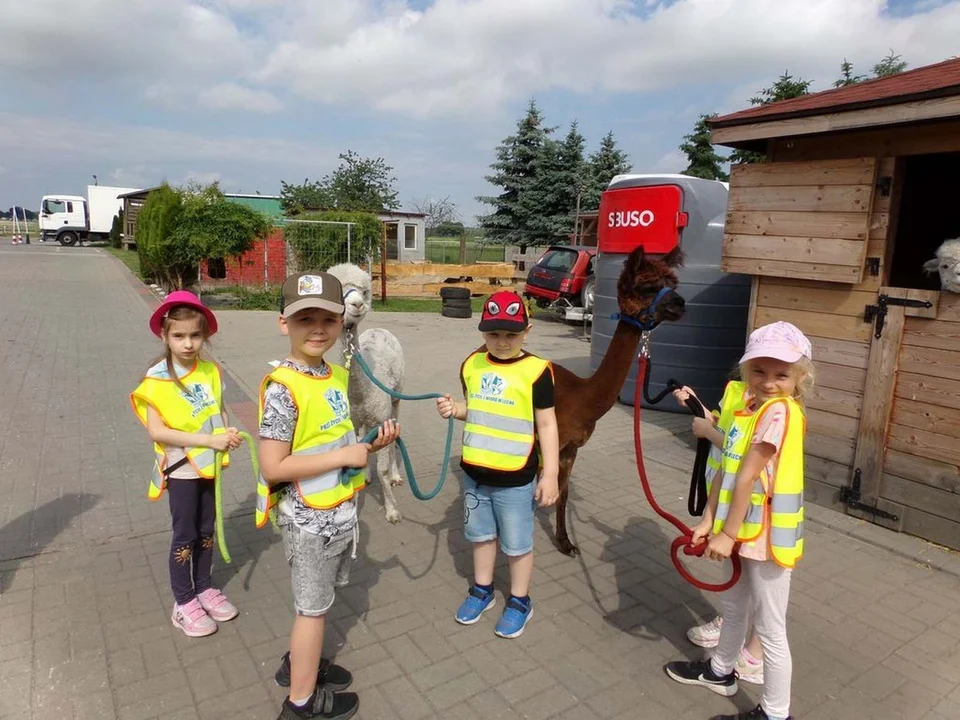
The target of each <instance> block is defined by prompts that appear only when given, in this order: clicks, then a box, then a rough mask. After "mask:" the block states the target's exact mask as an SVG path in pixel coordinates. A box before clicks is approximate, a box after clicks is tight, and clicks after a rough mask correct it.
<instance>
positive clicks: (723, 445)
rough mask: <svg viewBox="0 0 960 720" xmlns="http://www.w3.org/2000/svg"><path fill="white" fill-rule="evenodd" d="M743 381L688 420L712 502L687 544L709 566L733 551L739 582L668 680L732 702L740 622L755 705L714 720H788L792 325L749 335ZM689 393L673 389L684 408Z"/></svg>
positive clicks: (795, 391)
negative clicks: (709, 636)
mask: <svg viewBox="0 0 960 720" xmlns="http://www.w3.org/2000/svg"><path fill="white" fill-rule="evenodd" d="M740 377H741V380H740V381H737V382H731V383H729V384H728V385H727V388H726V391H725V392H724V396H723V400H722V401H721V407H720V412H719V413H718V414H717V415H715V416H713V417H711V418H696V419H695V420H694V422H693V432H694V434H695V435H696V436H697V437H701V438H706V439H708V440H710V442H711V443H712V444H713V445H714V447H715V448H716V449H717V451H718V452H716V453H715V455H714V458H716V460H715V463H714V466H713V475H712V478H711V487H710V498H709V500H708V502H707V508H706V510H705V511H704V515H703V519H702V520H701V522H700V523H699V524H698V525H697V526H696V527H695V528H693V538H692V542H693V543H694V544H699V543H700V542H706V543H707V556H708V557H710V558H712V559H715V560H724V559H726V558H729V557H730V556H731V555H732V554H733V553H734V552H739V555H740V558H741V560H742V562H743V575H742V576H741V579H740V582H738V583H737V584H736V585H735V586H734V587H733V588H731V589H730V590H728V591H727V592H725V593H723V594H722V595H721V598H720V599H721V605H722V608H723V615H722V617H723V622H722V624H720V632H719V638H718V640H717V644H716V650H715V651H714V653H713V656H712V657H711V658H707V659H705V660H697V661H692V662H686V661H680V662H671V663H667V665H666V666H665V667H664V670H665V671H666V673H667V675H668V676H669V677H670V678H672V679H673V680H676V681H677V682H679V683H683V684H685V685H700V686H703V687H706V688H707V689H709V690H711V691H713V692H715V693H718V694H720V695H724V696H727V697H730V696H732V695H735V694H736V693H737V690H738V688H737V679H738V673H737V672H736V668H737V663H738V661H739V660H741V658H742V655H741V653H742V648H743V645H744V640H745V639H746V636H747V631H748V630H749V629H750V623H749V621H748V618H749V617H750V616H751V615H752V624H753V628H754V632H755V633H756V635H757V637H759V639H760V645H761V647H762V655H763V692H762V694H761V698H760V704H759V705H757V707H756V708H754V709H752V710H748V711H745V712H741V713H739V714H734V715H716V716H714V718H713V719H712V720H789V718H790V690H791V682H792V675H793V661H792V657H791V654H790V645H789V643H788V641H787V632H786V614H787V605H788V603H789V598H790V579H791V575H792V572H793V568H794V567H795V565H796V563H797V561H798V560H800V558H801V557H802V555H803V515H804V509H803V436H804V433H805V430H806V418H805V415H804V410H803V406H802V401H803V398H804V397H805V396H806V395H808V394H809V392H810V390H811V389H812V387H813V378H814V368H813V350H812V346H811V344H810V341H809V340H808V339H807V337H806V336H805V335H804V334H803V333H802V332H801V331H800V330H799V329H798V328H797V327H796V326H794V325H791V324H790V323H787V322H775V323H771V324H769V325H764V326H763V327H760V328H757V329H756V330H754V331H753V332H752V333H751V334H750V338H749V339H748V341H747V347H746V350H745V351H744V353H743V356H742V357H741V358H740ZM692 394H693V391H692V390H691V389H690V388H686V387H685V388H683V389H682V390H678V391H677V392H676V393H675V395H676V396H677V399H678V400H680V401H683V400H684V399H686V397H688V396H689V395H692Z"/></svg>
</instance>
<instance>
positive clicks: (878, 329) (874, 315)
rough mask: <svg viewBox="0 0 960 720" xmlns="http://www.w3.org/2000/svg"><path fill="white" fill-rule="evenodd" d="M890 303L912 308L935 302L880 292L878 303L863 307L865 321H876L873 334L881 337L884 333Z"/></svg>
mask: <svg viewBox="0 0 960 720" xmlns="http://www.w3.org/2000/svg"><path fill="white" fill-rule="evenodd" d="M890 305H896V306H898V307H910V308H932V307H933V303H932V302H930V301H929V300H911V299H908V298H895V297H890V296H889V295H884V294H882V293H881V294H880V295H878V296H877V304H876V305H867V306H866V307H865V308H864V309H863V321H864V322H872V323H874V333H873V336H874V337H875V338H877V339H878V340H879V339H880V336H881V335H883V324H884V322H885V321H886V319H887V308H888V307H889V306H890Z"/></svg>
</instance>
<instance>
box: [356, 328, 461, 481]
mask: <svg viewBox="0 0 960 720" xmlns="http://www.w3.org/2000/svg"><path fill="white" fill-rule="evenodd" d="M350 352H351V353H352V359H353V360H356V361H357V362H358V363H360V369H361V370H363V374H364V375H366V376H367V377H368V378H370V381H371V382H372V383H373V384H374V385H376V386H377V387H378V388H380V389H381V390H383V392H385V393H386V394H387V395H389V396H390V397H392V398H394V399H395V400H435V399H437V398H442V397H445V396H444V395H442V394H441V393H423V394H422V395H404V394H403V393H399V392H396V391H395V390H391V389H390V388H388V387H387V386H386V385H384V384H383V383H382V382H380V381H379V380H378V379H377V378H376V377H375V376H374V374H373V372H372V371H371V370H370V367H369V366H368V365H367V363H366V361H365V360H364V359H363V356H362V355H361V354H360V349H359V348H357V347H350ZM455 423H456V420H455V419H454V417H453V415H451V416H450V417H449V418H448V419H447V443H446V446H445V447H444V450H443V465H441V466H440V479H439V480H438V481H437V486H436V487H435V488H433V490H431V491H430V492H427V493H425V492H423V490H421V489H420V486H419V485H418V484H417V477H416V475H415V474H414V472H413V464H412V463H411V462H410V455H409V453H408V452H407V446H406V445H405V444H404V442H403V440H402V439H401V438H397V450H399V451H400V457H401V458H402V459H403V469H404V471H405V472H406V475H407V481H408V482H409V483H410V492H412V493H413V496H414V497H415V498H417V500H432V499H433V498H435V497H436V496H437V494H438V493H439V492H440V490H441V489H442V488H443V483H444V482H445V481H446V479H447V470H448V469H449V467H450V449H451V447H452V445H453V431H454V425H455ZM379 429H380V428H373V429H372V430H371V431H370V432H368V433H367V434H366V435H365V436H364V438H363V439H362V440H361V441H360V442H362V443H367V444H370V443H372V442H373V441H374V440H376V439H377V432H378V431H379ZM360 470H361V469H360V468H344V469H343V470H341V471H340V482H341V483H343V484H344V485H346V484H347V483H349V482H350V479H351V478H353V477H356V476H357V475H359V474H360Z"/></svg>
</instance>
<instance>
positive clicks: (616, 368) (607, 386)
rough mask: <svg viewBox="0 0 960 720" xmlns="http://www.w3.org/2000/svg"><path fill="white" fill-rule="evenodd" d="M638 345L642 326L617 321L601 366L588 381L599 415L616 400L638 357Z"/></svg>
mask: <svg viewBox="0 0 960 720" xmlns="http://www.w3.org/2000/svg"><path fill="white" fill-rule="evenodd" d="M639 345H640V330H639V329H637V328H636V327H634V326H633V325H629V324H627V323H625V322H622V321H621V322H619V323H617V329H616V331H615V332H614V333H613V337H612V338H611V339H610V346H609V347H608V348H607V352H606V354H604V356H603V360H602V361H601V362H600V367H598V368H597V371H596V372H595V373H594V374H593V375H592V376H591V377H590V379H589V381H588V387H589V388H590V393H589V397H590V401H589V402H590V405H591V406H592V407H594V408H596V411H597V417H598V418H600V417H602V416H603V415H605V414H606V413H607V412H608V411H609V410H610V408H612V407H613V406H614V404H615V403H616V402H617V398H618V397H619V395H620V390H621V388H622V387H623V383H624V382H626V380H627V375H629V374H630V367H631V366H632V365H633V363H634V362H635V361H636V358H637V348H638V347H639ZM638 381H639V379H638Z"/></svg>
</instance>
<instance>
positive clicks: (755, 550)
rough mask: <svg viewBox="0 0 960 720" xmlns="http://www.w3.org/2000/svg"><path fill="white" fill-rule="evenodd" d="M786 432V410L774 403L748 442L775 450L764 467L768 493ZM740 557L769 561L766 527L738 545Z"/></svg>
mask: <svg viewBox="0 0 960 720" xmlns="http://www.w3.org/2000/svg"><path fill="white" fill-rule="evenodd" d="M786 431H787V409H786V407H785V406H784V405H783V403H775V404H773V405H771V406H770V407H768V408H767V409H766V410H764V411H763V415H761V416H760V419H759V420H757V427H756V429H755V430H754V432H753V438H752V439H751V440H750V444H751V445H757V444H759V443H770V444H771V445H773V446H774V447H775V448H776V449H777V452H776V453H775V454H774V456H773V457H772V458H770V462H768V463H767V467H766V474H767V478H768V479H769V484H768V486H767V488H768V491H771V490H772V488H773V485H774V483H775V482H776V477H775V473H776V469H777V459H778V456H779V455H780V447H781V445H783V438H784V435H785V434H786ZM740 557H742V558H747V559H748V560H768V559H769V557H770V556H769V542H768V532H767V528H766V527H764V529H763V530H762V531H761V532H760V535H759V536H757V539H756V540H751V541H750V542H745V543H741V544H740Z"/></svg>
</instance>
